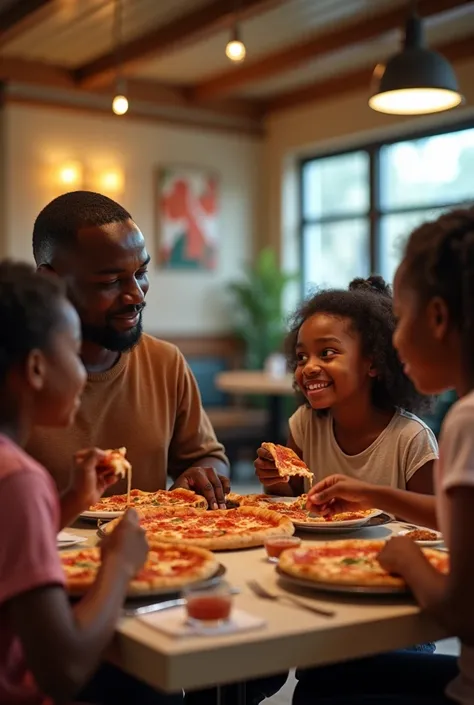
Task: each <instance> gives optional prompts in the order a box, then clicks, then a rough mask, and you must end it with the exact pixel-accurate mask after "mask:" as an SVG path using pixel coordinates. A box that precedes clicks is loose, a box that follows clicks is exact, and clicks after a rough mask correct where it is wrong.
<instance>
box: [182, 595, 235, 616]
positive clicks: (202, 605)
mask: <svg viewBox="0 0 474 705" xmlns="http://www.w3.org/2000/svg"><path fill="white" fill-rule="evenodd" d="M231 609H232V600H231V599H230V597H224V596H222V597H220V596H218V595H203V596H202V597H191V598H188V602H187V610H188V616H189V617H191V619H197V620H199V621H200V622H218V621H223V620H226V621H227V620H228V619H229V617H230V611H231Z"/></svg>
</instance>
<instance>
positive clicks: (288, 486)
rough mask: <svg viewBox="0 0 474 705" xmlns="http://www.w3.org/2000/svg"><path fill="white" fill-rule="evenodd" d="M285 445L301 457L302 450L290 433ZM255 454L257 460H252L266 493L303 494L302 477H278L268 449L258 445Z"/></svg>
mask: <svg viewBox="0 0 474 705" xmlns="http://www.w3.org/2000/svg"><path fill="white" fill-rule="evenodd" d="M286 445H287V447H288V448H291V449H292V450H294V451H295V453H296V454H297V455H298V457H299V458H301V459H302V456H303V452H302V451H301V450H300V449H299V448H298V446H297V445H296V443H295V441H294V439H293V436H292V435H291V433H290V435H289V437H288V441H287V443H286ZM257 455H258V457H257V460H256V461H255V462H254V466H255V472H256V475H257V477H258V479H259V480H260V482H261V483H262V485H263V486H264V487H265V491H266V492H267V493H268V494H273V495H279V496H280V497H299V496H300V495H301V494H303V492H304V481H303V478H302V477H298V476H294V477H290V478H283V477H280V475H279V474H278V470H277V469H276V467H275V462H274V460H273V458H272V456H271V455H270V453H269V452H268V451H266V450H265V449H264V448H262V447H260V448H259V449H258V451H257Z"/></svg>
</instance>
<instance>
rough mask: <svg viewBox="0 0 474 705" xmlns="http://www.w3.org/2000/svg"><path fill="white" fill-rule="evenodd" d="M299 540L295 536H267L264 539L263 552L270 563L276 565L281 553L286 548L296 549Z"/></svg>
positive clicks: (299, 542)
mask: <svg viewBox="0 0 474 705" xmlns="http://www.w3.org/2000/svg"><path fill="white" fill-rule="evenodd" d="M300 544H301V539H299V538H298V537H297V536H285V535H284V536H269V537H268V538H267V539H265V550H266V552H267V556H268V560H269V561H270V563H278V559H279V558H280V556H281V554H282V553H283V551H286V549H287V548H298V546H299V545H300Z"/></svg>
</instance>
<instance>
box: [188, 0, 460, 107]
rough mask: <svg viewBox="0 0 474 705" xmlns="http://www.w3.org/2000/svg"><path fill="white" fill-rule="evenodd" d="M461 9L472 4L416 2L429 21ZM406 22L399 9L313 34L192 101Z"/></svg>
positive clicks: (223, 78) (214, 81) (204, 86)
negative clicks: (450, 11) (439, 15)
mask: <svg viewBox="0 0 474 705" xmlns="http://www.w3.org/2000/svg"><path fill="white" fill-rule="evenodd" d="M461 5H474V3H473V2H472V0H419V2H418V4H417V7H418V12H419V14H420V16H422V17H432V16H433V15H438V14H441V13H443V12H448V11H449V10H453V9H455V8H457V7H460V6H461ZM406 18H407V7H406V5H402V6H401V7H396V8H392V9H391V10H387V11H386V12H382V13H379V14H376V15H373V16H371V17H370V18H365V19H364V20H360V19H358V20H356V21H354V22H350V23H347V24H344V25H343V26H341V27H336V28H335V29H333V30H330V31H327V32H325V33H319V34H316V35H314V36H313V37H311V38H310V39H308V40H306V41H299V42H297V43H295V44H293V45H291V46H287V47H286V48H284V49H281V50H278V51H275V52H273V53H272V54H267V55H266V56H263V57H262V58H261V59H256V60H255V61H248V62H246V63H244V64H243V65H242V66H239V67H234V68H232V69H230V70H226V71H224V72H222V73H219V74H217V75H216V76H214V77H211V78H209V79H206V80H204V81H202V82H201V83H199V84H198V85H196V87H195V89H194V93H193V95H194V98H195V99H196V100H199V101H204V100H209V99H212V98H214V99H215V98H217V97H222V96H223V95H228V94H230V93H232V92H235V91H236V90H238V89H239V88H243V87H244V86H247V85H249V84H251V83H257V82H261V81H265V80H267V79H269V78H272V77H274V76H278V75H281V74H282V73H284V72H287V71H291V70H292V69H295V68H297V67H298V66H301V65H302V64H305V63H307V62H308V61H313V60H314V59H316V58H318V57H321V56H324V55H325V54H330V53H332V52H335V51H337V50H338V49H343V48H344V49H346V48H347V47H349V46H351V45H355V44H361V43H363V42H366V41H370V40H371V39H375V38H377V37H380V36H381V35H384V34H385V33H387V32H390V31H392V30H394V29H396V28H397V27H401V26H403V24H404V22H405V20H406Z"/></svg>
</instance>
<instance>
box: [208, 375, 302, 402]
mask: <svg viewBox="0 0 474 705" xmlns="http://www.w3.org/2000/svg"><path fill="white" fill-rule="evenodd" d="M215 382H216V387H217V388H218V389H220V390H221V391H222V392H227V393H228V394H267V395H269V396H290V395H291V394H294V389H293V375H290V374H287V375H283V376H282V377H274V376H272V375H270V374H268V372H264V371H259V370H231V371H230V372H221V373H220V374H218V375H216V379H215Z"/></svg>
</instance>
